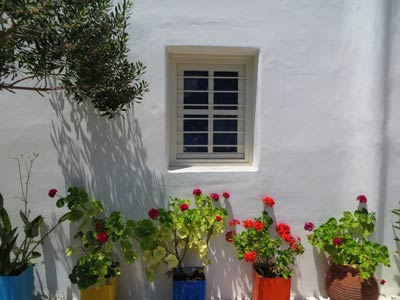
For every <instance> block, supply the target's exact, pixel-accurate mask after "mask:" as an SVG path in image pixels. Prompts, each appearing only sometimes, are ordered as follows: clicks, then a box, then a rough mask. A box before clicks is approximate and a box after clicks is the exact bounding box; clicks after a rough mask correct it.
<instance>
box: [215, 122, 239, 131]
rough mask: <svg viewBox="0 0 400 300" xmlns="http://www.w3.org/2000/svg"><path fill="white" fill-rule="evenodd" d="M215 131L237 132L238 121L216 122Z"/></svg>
mask: <svg viewBox="0 0 400 300" xmlns="http://www.w3.org/2000/svg"><path fill="white" fill-rule="evenodd" d="M214 131H237V120H214Z"/></svg>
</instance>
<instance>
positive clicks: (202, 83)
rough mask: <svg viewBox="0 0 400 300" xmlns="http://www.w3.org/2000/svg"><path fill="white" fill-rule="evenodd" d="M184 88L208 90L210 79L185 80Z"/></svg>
mask: <svg viewBox="0 0 400 300" xmlns="http://www.w3.org/2000/svg"><path fill="white" fill-rule="evenodd" d="M183 88H184V89H185V90H201V91H207V90H208V79H207V78H206V79H200V78H185V79H184V82H183Z"/></svg>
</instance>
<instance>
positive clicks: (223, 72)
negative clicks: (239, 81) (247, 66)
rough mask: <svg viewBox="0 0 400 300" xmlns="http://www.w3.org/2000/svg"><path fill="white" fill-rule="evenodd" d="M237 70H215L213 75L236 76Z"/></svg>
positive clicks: (237, 74)
mask: <svg viewBox="0 0 400 300" xmlns="http://www.w3.org/2000/svg"><path fill="white" fill-rule="evenodd" d="M238 76H239V73H238V72H229V71H215V72H214V77H238Z"/></svg>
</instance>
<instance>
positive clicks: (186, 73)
mask: <svg viewBox="0 0 400 300" xmlns="http://www.w3.org/2000/svg"><path fill="white" fill-rule="evenodd" d="M228 73H229V72H228ZM183 76H196V77H208V71H183Z"/></svg>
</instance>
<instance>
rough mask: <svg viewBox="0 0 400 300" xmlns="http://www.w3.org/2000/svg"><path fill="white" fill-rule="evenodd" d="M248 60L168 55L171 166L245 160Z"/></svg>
mask: <svg viewBox="0 0 400 300" xmlns="http://www.w3.org/2000/svg"><path fill="white" fill-rule="evenodd" d="M252 62H253V57H252V56H216V55H204V56H194V55H179V54H171V56H170V67H171V68H170V69H171V74H170V83H171V120H170V121H171V122H170V127H171V138H170V142H171V147H170V152H171V163H172V165H179V164H183V165H204V164H226V163H229V164H231V163H242V164H249V163H250V162H251V159H252V157H251V154H252V149H253V146H252V144H253V132H252V131H253V128H254V125H253V122H254V99H253V88H254V86H253V84H254V79H253V78H252V77H253V73H252V72H253V63H252Z"/></svg>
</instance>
